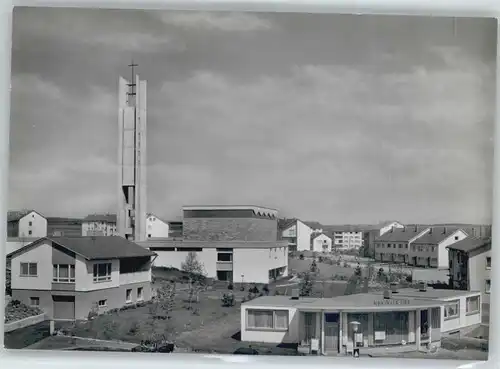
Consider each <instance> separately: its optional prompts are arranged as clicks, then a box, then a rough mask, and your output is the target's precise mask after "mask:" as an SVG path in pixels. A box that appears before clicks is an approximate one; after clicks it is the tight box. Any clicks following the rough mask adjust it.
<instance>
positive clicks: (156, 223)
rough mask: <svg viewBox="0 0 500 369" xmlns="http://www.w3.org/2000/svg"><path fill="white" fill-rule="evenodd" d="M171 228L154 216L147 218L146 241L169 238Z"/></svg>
mask: <svg viewBox="0 0 500 369" xmlns="http://www.w3.org/2000/svg"><path fill="white" fill-rule="evenodd" d="M169 231H170V226H169V225H168V223H165V222H164V221H163V220H161V219H158V218H157V217H156V216H154V215H150V216H148V217H147V218H146V234H145V235H144V239H148V238H168V237H169V235H170V233H169Z"/></svg>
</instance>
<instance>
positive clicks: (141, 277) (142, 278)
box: [120, 270, 151, 285]
mask: <svg viewBox="0 0 500 369" xmlns="http://www.w3.org/2000/svg"><path fill="white" fill-rule="evenodd" d="M149 281H151V271H150V270H147V271H142V272H133V273H123V274H120V285H122V284H130V283H140V282H149Z"/></svg>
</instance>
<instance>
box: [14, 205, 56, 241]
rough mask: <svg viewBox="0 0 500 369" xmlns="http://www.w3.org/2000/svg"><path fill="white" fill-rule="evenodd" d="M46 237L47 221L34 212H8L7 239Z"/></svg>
mask: <svg viewBox="0 0 500 369" xmlns="http://www.w3.org/2000/svg"><path fill="white" fill-rule="evenodd" d="M45 236H47V219H46V218H45V217H44V216H43V215H41V214H40V213H38V212H36V211H35V210H20V211H9V212H8V213H7V237H8V238H20V239H32V238H38V237H45Z"/></svg>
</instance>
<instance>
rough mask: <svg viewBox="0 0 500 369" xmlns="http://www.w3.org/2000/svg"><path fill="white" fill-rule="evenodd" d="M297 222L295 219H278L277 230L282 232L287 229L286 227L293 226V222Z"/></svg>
mask: <svg viewBox="0 0 500 369" xmlns="http://www.w3.org/2000/svg"><path fill="white" fill-rule="evenodd" d="M296 221H297V219H296V218H291V219H289V218H283V219H278V228H279V229H280V230H282V231H284V230H285V229H287V228H288V227H290V226H292V225H293V224H295V222H296Z"/></svg>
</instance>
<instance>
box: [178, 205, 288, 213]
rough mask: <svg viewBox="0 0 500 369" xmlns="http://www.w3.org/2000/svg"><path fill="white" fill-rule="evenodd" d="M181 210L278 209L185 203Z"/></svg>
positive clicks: (271, 209) (256, 206)
mask: <svg viewBox="0 0 500 369" xmlns="http://www.w3.org/2000/svg"><path fill="white" fill-rule="evenodd" d="M182 209H183V210H224V209H228V210H255V211H259V210H260V211H262V210H264V211H276V212H277V211H278V210H277V209H273V208H269V207H266V206H259V205H185V206H183V207H182Z"/></svg>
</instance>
